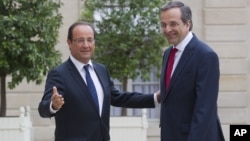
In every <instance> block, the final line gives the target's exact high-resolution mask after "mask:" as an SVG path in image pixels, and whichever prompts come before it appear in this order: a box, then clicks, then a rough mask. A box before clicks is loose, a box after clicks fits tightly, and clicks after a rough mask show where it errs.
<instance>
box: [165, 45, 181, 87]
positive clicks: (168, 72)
mask: <svg viewBox="0 0 250 141" xmlns="http://www.w3.org/2000/svg"><path fill="white" fill-rule="evenodd" d="M177 50H178V49H177V48H172V49H171V51H170V55H169V59H168V66H167V70H166V89H168V86H169V84H170V79H171V73H172V70H173V65H174V57H175V53H176V52H177Z"/></svg>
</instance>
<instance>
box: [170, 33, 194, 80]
mask: <svg viewBox="0 0 250 141" xmlns="http://www.w3.org/2000/svg"><path fill="white" fill-rule="evenodd" d="M192 38H193V34H192V32H189V33H188V34H187V36H186V37H185V38H184V40H182V41H181V42H180V43H179V44H178V45H177V46H173V47H174V48H177V49H178V50H177V52H176V53H175V58H174V65H173V69H172V72H171V77H172V75H173V73H174V70H175V68H176V66H177V64H178V62H179V61H180V58H181V56H182V53H183V51H184V49H185V48H186V46H187V44H188V43H189V42H190V41H191V39H192Z"/></svg>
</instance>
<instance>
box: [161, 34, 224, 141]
mask: <svg viewBox="0 0 250 141" xmlns="http://www.w3.org/2000/svg"><path fill="white" fill-rule="evenodd" d="M169 53H170V48H168V49H167V50H166V51H165V53H164V57H163V62H162V71H161V98H162V99H161V100H162V101H161V118H160V127H161V141H224V137H223V134H222V129H221V124H220V121H219V118H218V114H217V97H218V89H219V76H220V72H219V59H218V56H217V54H216V53H215V52H214V51H213V50H212V49H211V48H210V47H208V45H206V44H204V43H203V42H201V41H199V40H198V39H197V37H196V36H195V35H194V37H193V38H192V39H191V41H190V42H189V43H188V44H187V46H186V48H185V50H184V52H183V54H182V56H181V58H180V61H179V63H178V65H177V67H176V69H175V71H174V73H173V75H172V78H171V82H170V85H169V89H168V90H166V87H165V72H166V66H167V60H168V56H169Z"/></svg>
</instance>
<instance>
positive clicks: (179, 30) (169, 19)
mask: <svg viewBox="0 0 250 141" xmlns="http://www.w3.org/2000/svg"><path fill="white" fill-rule="evenodd" d="M160 21H161V29H162V32H163V34H164V35H165V36H166V38H167V40H168V42H169V43H170V44H173V45H174V46H176V45H178V44H179V43H180V42H181V41H182V40H183V39H184V38H185V36H186V35H187V34H188V32H189V28H190V21H188V22H187V23H186V24H184V23H183V22H182V20H181V11H180V8H172V9H169V10H167V11H163V12H161V14H160Z"/></svg>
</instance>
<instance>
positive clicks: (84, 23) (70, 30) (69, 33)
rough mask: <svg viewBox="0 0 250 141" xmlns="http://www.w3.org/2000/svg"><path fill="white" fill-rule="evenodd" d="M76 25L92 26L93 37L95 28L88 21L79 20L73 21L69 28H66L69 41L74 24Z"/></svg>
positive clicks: (71, 37)
mask: <svg viewBox="0 0 250 141" xmlns="http://www.w3.org/2000/svg"><path fill="white" fill-rule="evenodd" d="M78 25H88V26H90V27H91V28H92V30H93V32H94V39H95V36H96V32H95V29H94V27H93V25H92V24H90V23H88V22H81V21H79V22H75V23H73V24H72V25H71V26H70V27H69V30H68V37H67V38H68V40H70V41H72V40H73V33H72V32H73V30H74V28H75V27H76V26H78Z"/></svg>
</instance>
